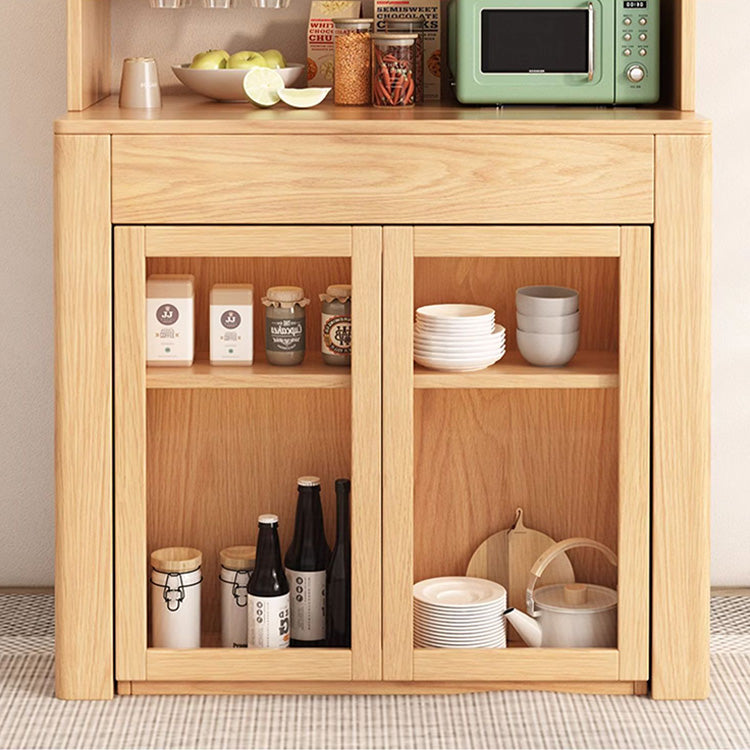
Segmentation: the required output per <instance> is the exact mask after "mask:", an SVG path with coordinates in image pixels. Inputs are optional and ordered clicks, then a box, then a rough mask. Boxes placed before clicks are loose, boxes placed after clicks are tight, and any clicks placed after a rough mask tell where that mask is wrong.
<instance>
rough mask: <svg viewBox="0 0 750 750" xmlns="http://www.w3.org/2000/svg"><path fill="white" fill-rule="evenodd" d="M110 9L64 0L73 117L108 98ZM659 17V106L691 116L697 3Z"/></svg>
mask: <svg viewBox="0 0 750 750" xmlns="http://www.w3.org/2000/svg"><path fill="white" fill-rule="evenodd" d="M137 1H139V0H134V2H137ZM110 5H111V3H110V0H68V110H69V111H71V112H76V111H81V110H84V109H87V108H88V107H90V106H91V105H92V104H95V103H96V102H98V101H100V100H101V99H105V98H106V97H108V96H109V95H110V94H111V93H112V83H113V82H112V73H111V70H112V53H111V34H112V29H111V15H110ZM661 13H662V17H661V28H662V50H663V59H662V70H663V73H662V81H661V90H662V98H661V101H660V106H661V107H666V108H673V109H678V110H685V111H691V110H693V109H694V108H695V0H662V2H661ZM300 33H303V29H300ZM114 106H115V107H116V106H117V103H116V102H115V103H114ZM368 109H370V108H368ZM417 109H419V108H417ZM467 109H468V108H464V110H467ZM187 119H189V118H187ZM59 132H61V131H59ZM474 132H475V131H474Z"/></svg>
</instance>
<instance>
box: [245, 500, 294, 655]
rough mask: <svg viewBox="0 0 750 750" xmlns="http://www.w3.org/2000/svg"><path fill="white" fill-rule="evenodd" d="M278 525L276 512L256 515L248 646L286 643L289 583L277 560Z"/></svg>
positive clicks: (263, 646) (288, 634)
mask: <svg viewBox="0 0 750 750" xmlns="http://www.w3.org/2000/svg"><path fill="white" fill-rule="evenodd" d="M278 528H279V517H278V516H274V515H271V514H267V515H263V516H260V517H259V518H258V542H257V544H256V553H255V568H254V569H253V572H252V575H251V576H250V582H249V584H248V597H247V604H248V607H247V626H248V627H247V646H248V648H286V647H287V646H289V642H290V636H291V633H290V629H291V628H290V618H289V584H288V583H287V579H286V576H285V575H284V567H283V566H282V564H281V548H280V547H279V532H278Z"/></svg>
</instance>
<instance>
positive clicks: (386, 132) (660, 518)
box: [55, 98, 710, 698]
mask: <svg viewBox="0 0 750 750" xmlns="http://www.w3.org/2000/svg"><path fill="white" fill-rule="evenodd" d="M175 99H176V100H175ZM192 101H193V104H189V103H186V102H185V101H182V100H181V99H180V98H173V99H171V100H170V99H167V100H166V101H165V105H164V108H163V110H162V111H161V113H160V114H159V115H157V116H152V117H149V118H143V117H139V116H133V115H132V114H129V115H127V116H124V115H123V114H122V113H120V112H119V111H118V110H117V107H116V102H115V103H113V102H112V101H111V100H106V101H104V102H103V103H101V104H98V105H95V106H93V107H91V108H90V109H88V110H86V111H85V112H82V113H78V114H76V113H73V114H70V115H68V116H67V117H66V118H64V119H61V120H60V121H58V123H57V135H56V141H55V148H56V299H57V374H56V379H57V573H56V575H57V584H56V585H57V677H58V681H57V692H58V695H60V696H61V697H65V698H107V697H111V696H112V694H113V691H114V689H115V687H116V689H117V690H118V691H119V692H121V693H128V692H138V693H159V692H177V693H180V692H182V693H191V692H230V693H231V692H299V693H314V692H317V693H329V692H336V693H367V692H446V691H459V690H477V689H503V688H528V689H564V690H579V691H585V692H608V693H633V692H644V691H645V690H646V689H647V686H650V690H651V693H652V695H654V696H655V697H659V698H696V697H701V696H704V695H705V694H706V692H707V689H708V661H707V658H708V657H707V655H708V626H707V613H708V578H707V571H708V554H707V552H708V550H707V508H708V484H707V482H708V403H709V398H708V372H709V367H708V357H709V354H708V322H707V321H708V308H709V306H708V288H709V282H708V279H709V270H710V268H709V266H710V263H709V250H708V248H709V240H710V238H709V225H710V220H709V192H708V185H709V180H710V176H709V171H710V170H709V166H710V135H709V127H708V124H707V123H706V122H705V121H703V120H702V119H701V118H699V117H697V116H695V115H693V114H691V113H676V112H674V111H663V110H657V111H652V112H649V111H648V110H640V111H636V112H633V111H629V112H626V111H622V112H620V111H611V110H610V111H601V110H591V111H587V110H582V111H580V113H579V114H577V115H576V117H572V116H570V114H566V115H564V116H561V115H559V114H557V113H556V111H555V110H532V111H527V112H525V113H524V112H518V113H515V114H511V115H509V117H508V118H507V119H505V118H504V117H498V116H497V115H496V113H495V112H494V110H486V109H479V110H459V109H458V108H451V107H434V108H428V107H425V108H421V109H420V108H415V110H414V113H413V114H410V115H407V116H404V115H403V113H370V112H365V111H359V113H358V114H356V115H352V114H346V113H342V109H343V108H338V109H335V108H333V107H328V108H326V107H324V108H323V109H320V110H316V114H317V117H316V118H315V119H314V120H304V121H303V120H300V119H297V114H298V113H294V112H290V111H287V112H284V111H279V112H275V111H274V112H273V113H270V114H271V116H270V117H269V116H268V115H269V113H267V112H263V113H260V114H262V115H263V117H255V116H254V115H255V114H256V113H248V112H247V111H246V110H244V109H241V113H242V115H241V116H240V115H238V110H237V109H236V108H233V107H232V105H215V106H210V107H206V106H204V105H201V104H199V103H196V102H195V100H192ZM184 130H186V131H187V133H184V132H183V131H184ZM259 183H262V185H263V189H262V190H259V189H258V187H257V186H258V184H259ZM215 185H220V186H221V189H220V190H217V189H214V188H213V187H212V186H215ZM154 272H163V273H191V274H193V275H194V276H195V279H196V321H197V324H196V353H197V359H196V363H195V364H194V365H193V366H192V367H189V368H161V369H160V368H147V367H146V363H145V353H144V347H145V341H144V328H145V320H144V315H145V313H144V297H145V279H146V276H147V274H149V273H154ZM238 281H242V282H250V283H253V284H254V285H255V290H256V300H257V299H258V298H259V296H260V294H261V293H262V292H263V291H264V290H265V288H266V287H267V286H270V285H272V284H273V283H297V284H299V285H301V286H303V287H304V288H305V289H306V291H307V293H308V295H310V296H312V295H315V294H317V293H318V292H320V291H322V290H323V289H324V288H325V286H326V285H327V284H329V283H333V282H342V281H350V282H351V283H352V285H353V303H352V304H353V327H354V333H353V335H354V341H355V346H354V353H353V362H352V367H351V370H341V369H338V368H331V367H327V366H325V365H324V364H322V362H321V361H320V359H319V358H318V357H317V356H316V354H315V353H316V352H317V351H318V348H319V344H318V337H319V320H318V319H317V316H316V315H315V314H314V312H313V314H311V315H310V317H309V321H310V330H309V335H308V357H307V359H306V361H305V363H304V364H303V365H302V366H300V367H298V368H288V369H285V368H273V367H270V366H268V365H266V364H265V361H264V357H263V354H262V340H263V339H262V329H261V327H260V326H261V315H260V311H259V310H257V309H256V315H255V317H256V320H255V339H256V364H254V365H253V366H252V367H248V368H226V367H225V368H222V367H212V366H210V365H209V364H208V362H207V357H206V352H207V349H208V340H207V336H208V333H207V331H208V326H207V323H208V320H207V302H208V290H209V288H210V286H211V285H212V284H213V283H217V282H238ZM530 283H553V284H562V285H566V286H573V287H575V288H577V289H579V290H580V293H581V314H582V321H583V322H582V337H581V347H580V349H581V350H580V351H579V353H578V355H577V356H576V358H575V359H574V361H573V362H572V363H571V364H570V365H569V366H567V367H564V368H553V369H544V368H535V367H531V366H529V365H527V364H526V363H525V362H524V361H523V360H522V359H521V358H520V356H519V354H518V352H517V350H516V345H515V325H514V323H515V309H514V290H515V288H516V287H517V286H521V285H523V284H530ZM452 300H453V301H455V300H461V301H467V302H478V303H479V302H481V303H484V304H489V305H491V306H493V307H494V308H495V309H496V310H497V318H498V321H499V322H501V323H503V324H504V325H505V326H506V328H507V333H508V352H507V354H506V355H505V357H504V358H503V360H501V361H500V362H499V363H498V364H497V365H495V366H493V367H491V368H489V369H487V370H483V371H480V372H475V373H466V374H455V373H442V372H437V371H430V370H425V369H423V368H421V367H418V366H415V364H414V362H413V359H412V322H413V314H414V308H415V306H418V305H421V304H424V303H428V302H430V303H431V302H446V301H452ZM315 309H316V308H313V310H315ZM278 435H285V436H289V440H288V441H287V443H286V445H287V446H288V447H287V449H286V450H284V451H279V450H276V449H275V444H276V443H275V440H274V438H275V437H276V436H278ZM311 472H312V473H316V474H320V475H321V477H322V478H323V480H324V485H325V487H326V488H327V490H328V491H327V492H325V493H324V494H325V502H326V504H325V513H326V524H327V528H328V531H329V537H330V536H332V529H333V525H332V524H333V508H332V502H331V501H332V493H331V491H330V488H331V487H332V482H333V479H334V478H335V477H337V476H351V478H352V483H353V484H352V535H353V542H352V544H353V547H352V549H353V552H352V554H353V558H352V566H353V602H352V613H353V639H352V647H351V649H309V650H307V649H293V650H286V651H283V652H259V651H244V650H239V649H220V648H217V647H216V643H217V640H216V633H217V631H218V598H217V591H218V589H217V586H218V584H217V580H216V573H217V567H216V557H217V553H218V550H219V549H220V548H221V547H222V546H225V545H228V544H232V543H239V542H249V541H251V540H252V538H253V536H254V533H255V531H254V530H255V521H256V518H257V515H258V513H259V512H268V511H272V512H276V513H278V514H279V516H280V518H281V528H282V545H284V544H285V543H286V542H287V541H288V537H289V533H290V530H291V518H292V514H293V507H294V479H295V477H296V476H298V475H300V474H307V473H311ZM517 506H522V507H523V508H524V510H525V512H526V516H527V520H528V522H529V524H531V525H534V526H536V527H538V528H541V529H543V530H545V531H547V532H548V533H549V534H551V535H552V536H553V537H555V538H558V539H561V538H565V537H570V536H579V535H582V536H591V537H593V538H595V539H597V540H598V541H601V542H604V543H605V544H608V545H609V546H611V547H612V548H613V549H616V551H617V553H618V557H619V565H618V567H617V570H613V569H612V568H610V567H608V566H607V565H606V564H603V563H602V562H600V561H599V560H597V559H596V558H595V557H593V556H587V555H586V554H581V555H573V563H574V566H575V568H576V573H577V575H578V577H579V579H585V580H594V581H595V582H602V583H606V584H608V585H612V586H614V585H616V586H617V588H618V592H619V622H618V630H619V633H618V643H617V648H615V649H581V650H563V649H529V648H523V647H514V648H508V649H498V650H492V651H461V650H456V651H453V650H421V649H419V650H417V649H414V648H413V645H412V585H413V583H414V582H415V581H416V580H420V579H423V578H426V577H429V576H435V575H448V574H462V573H463V572H464V570H465V567H466V564H467V563H468V560H469V558H470V556H471V553H472V552H473V550H474V548H475V547H476V546H477V545H478V544H479V543H480V542H481V541H482V540H483V539H484V538H485V537H486V536H488V535H489V534H491V533H493V532H494V531H497V530H499V529H501V528H503V527H506V526H508V525H509V523H510V521H511V520H512V518H513V513H514V511H515V508H516V507H517ZM172 544H185V545H190V546H194V547H198V548H199V549H202V550H203V551H204V560H205V569H204V575H205V584H204V592H203V604H204V619H203V646H204V647H203V648H201V649H198V650H191V651H170V650H163V649H154V648H151V647H150V646H149V641H148V605H147V560H148V557H147V554H148V552H149V551H150V550H152V549H154V548H156V547H159V546H164V545H172ZM84 561H85V564H84Z"/></svg>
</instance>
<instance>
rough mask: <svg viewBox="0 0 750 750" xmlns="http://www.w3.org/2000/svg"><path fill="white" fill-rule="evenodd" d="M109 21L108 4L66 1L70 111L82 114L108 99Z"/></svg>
mask: <svg viewBox="0 0 750 750" xmlns="http://www.w3.org/2000/svg"><path fill="white" fill-rule="evenodd" d="M110 18H111V16H110V0H68V19H67V20H68V79H67V80H68V109H69V110H74V111H78V110H85V109H86V108H87V107H90V106H91V105H92V104H95V103H96V102H98V101H99V100H100V99H103V98H105V97H108V96H109V95H110V90H111V82H110V79H111V75H112V73H111V71H112V58H111V51H110V50H111V41H110V40H111V30H110ZM114 103H115V105H117V99H115V100H114Z"/></svg>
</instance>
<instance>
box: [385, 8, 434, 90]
mask: <svg viewBox="0 0 750 750" xmlns="http://www.w3.org/2000/svg"><path fill="white" fill-rule="evenodd" d="M374 10H375V30H376V31H385V30H386V28H385V21H386V19H387V18H393V19H399V18H423V19H424V22H425V32H424V100H425V101H426V102H430V101H433V102H434V101H439V100H440V0H375V8H374Z"/></svg>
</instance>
